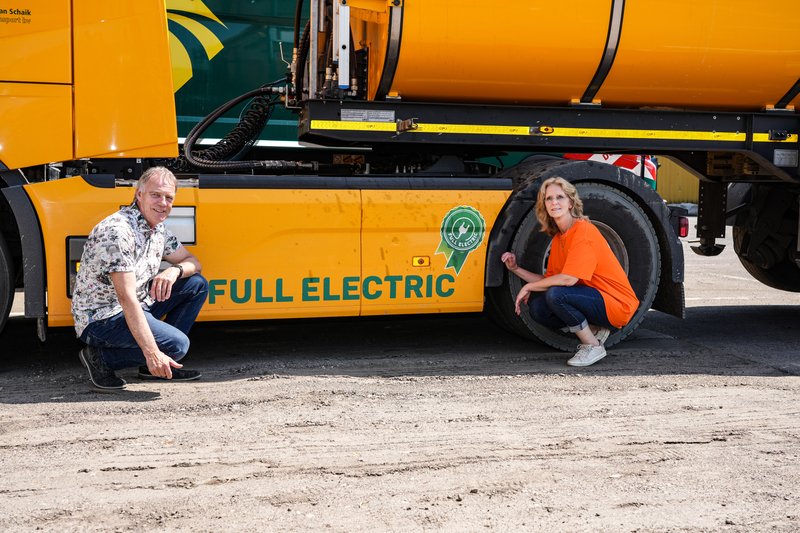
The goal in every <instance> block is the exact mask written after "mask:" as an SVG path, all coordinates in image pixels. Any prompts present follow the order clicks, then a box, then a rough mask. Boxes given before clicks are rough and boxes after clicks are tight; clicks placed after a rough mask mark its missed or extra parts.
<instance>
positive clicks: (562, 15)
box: [392, 0, 611, 105]
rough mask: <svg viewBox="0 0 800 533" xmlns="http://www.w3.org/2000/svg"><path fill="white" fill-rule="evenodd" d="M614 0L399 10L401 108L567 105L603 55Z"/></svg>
mask: <svg viewBox="0 0 800 533" xmlns="http://www.w3.org/2000/svg"><path fill="white" fill-rule="evenodd" d="M610 12H611V0H604V1H597V0H573V1H572V2H531V1H530V0H511V1H506V2H503V3H502V4H491V3H487V2H485V1H483V0H429V1H425V2H415V3H413V4H411V3H409V4H407V5H406V7H405V8H404V17H403V37H402V44H401V48H400V61H399V64H398V67H397V74H396V76H395V78H394V84H393V86H392V90H394V91H397V92H399V93H400V95H401V96H402V97H403V99H404V100H425V101H447V102H475V101H480V102H482V103H500V102H502V103H519V104H532V103H539V104H553V105H566V104H567V103H568V102H569V101H570V100H571V99H572V98H580V97H581V96H582V95H583V93H584V91H585V90H586V87H587V86H588V85H589V82H590V81H591V79H592V76H593V75H594V73H595V71H596V70H597V65H598V64H599V63H600V57H601V55H602V53H603V50H604V46H605V41H606V34H607V30H608V20H609V13H610Z"/></svg>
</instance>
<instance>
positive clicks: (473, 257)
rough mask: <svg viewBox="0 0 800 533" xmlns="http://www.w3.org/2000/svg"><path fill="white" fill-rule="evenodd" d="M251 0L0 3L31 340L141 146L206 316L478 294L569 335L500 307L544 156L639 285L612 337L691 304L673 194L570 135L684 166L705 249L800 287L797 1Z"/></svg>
mask: <svg viewBox="0 0 800 533" xmlns="http://www.w3.org/2000/svg"><path fill="white" fill-rule="evenodd" d="M246 4H247V5H245V3H244V2H242V3H238V2H222V1H219V2H218V3H216V4H215V3H214V2H213V1H211V0H206V1H205V2H203V1H201V0H168V1H167V3H166V4H164V3H163V0H138V1H137V2H122V1H118V0H102V1H100V0H72V1H66V0H61V1H55V0H19V1H18V2H15V6H14V8H13V9H10V10H9V9H0V29H1V31H2V33H1V34H0V67H2V69H0V70H1V71H2V72H3V73H4V74H3V79H2V81H0V119H2V120H0V187H2V192H3V194H2V195H0V327H2V326H3V325H4V324H5V322H6V319H7V317H8V313H9V309H10V306H11V301H12V298H13V295H14V291H15V288H22V290H24V295H25V315H26V316H28V317H34V318H37V319H38V324H39V336H40V338H41V339H42V340H44V338H45V335H46V328H47V326H53V327H60V326H70V325H71V324H72V317H71V315H70V296H71V290H72V283H73V281H74V276H75V273H76V272H77V269H78V267H79V261H80V255H81V251H82V246H83V242H84V240H85V237H86V235H88V233H89V231H90V230H91V228H92V227H93V226H94V225H95V224H96V223H97V222H99V221H100V220H101V219H103V218H104V217H106V216H107V215H108V214H110V213H111V212H113V211H116V210H117V209H119V207H120V206H123V205H126V204H128V203H129V202H130V201H131V200H132V198H133V189H132V186H133V184H134V183H135V179H136V178H137V177H138V175H139V174H140V173H141V171H142V170H144V169H146V168H147V167H149V166H152V165H156V164H166V165H169V166H171V167H172V168H173V169H174V171H175V172H176V175H177V176H178V178H179V186H180V189H179V192H178V195H177V199H176V204H175V205H176V207H175V208H174V210H173V214H172V216H171V217H170V219H169V221H168V224H169V225H170V227H171V228H172V230H173V231H174V232H175V233H176V234H177V235H179V237H180V238H181V240H182V241H183V242H184V244H185V245H187V246H188V247H189V248H190V250H191V251H192V253H194V254H195V255H197V256H198V257H199V258H200V259H201V261H202V263H203V266H204V269H203V273H204V274H205V275H206V277H207V278H208V279H209V283H210V292H209V300H208V302H207V305H206V306H205V307H204V310H203V312H202V313H201V315H200V320H252V319H272V318H276V319H277V318H293V317H323V316H357V315H386V314H413V313H460V312H478V311H484V312H486V313H487V314H488V315H489V316H490V317H491V318H492V319H493V320H495V321H496V322H497V323H498V324H499V325H501V326H502V327H504V328H506V329H508V330H510V331H513V332H516V333H519V334H521V335H524V336H527V337H529V338H532V339H536V340H539V341H541V342H544V343H546V344H548V345H550V346H553V347H556V348H558V349H563V350H572V349H574V347H575V343H576V341H575V340H574V336H573V337H572V338H570V336H567V335H565V334H563V333H561V332H559V331H553V330H550V329H548V328H544V327H542V326H540V325H538V324H536V323H535V322H533V321H532V320H531V319H530V317H529V316H528V315H527V313H522V315H521V316H518V315H516V314H515V313H514V299H515V295H516V293H517V291H518V290H519V288H520V280H519V279H517V278H516V277H515V276H513V275H509V274H508V273H507V272H506V271H505V269H504V267H503V265H502V263H501V261H500V256H501V255H502V254H503V253H504V252H506V251H512V252H514V253H516V254H517V257H518V260H519V261H520V263H521V264H522V265H523V266H524V267H526V268H527V269H529V270H532V271H535V272H542V271H543V269H544V267H545V265H546V261H547V256H548V247H549V238H547V237H546V236H545V235H544V234H542V233H541V232H540V231H539V226H538V223H537V221H536V217H535V214H534V213H533V209H532V208H533V204H534V201H535V198H536V193H537V192H538V189H539V184H540V183H541V182H542V181H543V180H544V179H547V178H548V177H551V176H562V177H564V178H565V179H567V180H569V181H571V182H573V183H575V184H576V186H577V187H578V189H579V191H580V194H581V197H582V198H584V200H585V206H586V212H587V214H588V215H589V216H590V218H591V219H592V221H593V222H594V223H595V224H596V225H597V226H598V228H599V229H600V231H601V232H602V233H603V235H604V236H605V237H606V239H607V241H608V242H609V245H610V246H611V248H612V249H613V250H614V252H615V254H616V255H617V257H618V258H619V259H620V262H621V264H622V265H623V267H624V268H625V270H626V272H627V273H628V276H629V279H630V281H631V284H632V286H633V288H634V290H635V291H636V294H637V296H638V298H639V300H640V301H641V306H640V308H639V309H638V311H637V313H636V315H635V316H634V318H633V320H632V321H631V322H630V324H629V325H628V326H626V327H625V328H623V329H621V330H617V331H615V332H614V333H613V334H612V336H611V337H610V339H609V340H608V341H607V343H606V345H607V346H610V345H613V344H615V343H617V342H619V341H620V340H622V339H624V338H625V337H626V336H627V335H629V334H630V333H631V332H632V331H633V330H634V329H635V328H636V327H637V326H638V324H639V323H640V322H641V320H642V319H643V317H644V315H645V313H646V312H647V311H648V310H650V309H656V310H659V311H663V312H666V313H670V314H673V315H675V316H679V317H683V315H684V298H683V285H682V282H683V268H684V260H683V252H682V248H681V244H680V242H679V239H678V237H679V235H685V234H686V231H687V222H686V218H685V216H684V215H685V212H682V211H681V210H679V209H671V208H669V207H668V206H667V205H665V203H664V202H663V200H662V199H661V198H660V197H659V196H658V194H657V193H656V192H654V190H653V189H652V188H651V187H649V186H648V185H647V183H646V182H645V181H644V180H642V179H641V176H639V175H637V174H635V173H633V172H630V171H628V170H626V169H624V168H621V167H619V166H614V165H609V164H604V163H602V162H596V161H592V160H575V159H565V158H563V157H560V156H561V155H563V154H565V153H587V154H589V153H597V154H604V153H606V154H607V153H611V154H659V155H660V156H662V157H668V158H670V159H672V160H673V161H675V162H677V163H678V164H679V165H681V166H682V167H683V168H684V169H686V170H687V171H689V172H691V173H692V174H694V175H695V176H697V178H698V179H699V180H700V184H701V187H700V191H701V192H700V204H699V213H698V226H697V227H698V237H699V245H698V246H696V247H694V249H695V251H696V252H697V253H700V254H703V255H716V254H718V253H719V252H720V251H721V246H720V245H719V244H717V243H716V242H715V239H717V238H720V237H722V236H724V232H725V230H726V222H728V223H729V224H731V225H733V226H734V227H733V231H734V242H735V247H736V252H737V254H738V256H739V258H740V260H741V261H742V263H743V264H744V265H745V267H746V268H747V269H748V271H750V272H751V273H752V274H753V276H754V277H756V278H757V279H759V280H760V281H762V282H764V283H766V284H768V285H770V286H773V287H777V288H780V289H783V290H790V291H800V268H798V263H797V259H798V243H797V233H798V223H799V221H800V216H799V215H798V190H800V189H799V187H798V184H799V183H800V176H799V175H798V117H797V115H796V114H795V112H794V105H795V104H796V103H797V95H798V93H800V81H798V79H799V78H800V52H798V51H797V50H796V47H793V46H791V44H790V43H787V42H786V40H785V39H775V38H774V36H775V35H791V34H793V31H794V28H795V27H796V26H797V22H798V20H797V19H798V17H800V16H798V15H796V14H795V13H794V12H792V11H791V10H790V11H789V12H786V10H785V9H784V8H783V7H782V4H778V3H777V2H772V1H769V2H766V4H765V3H763V2H762V3H759V4H758V5H756V4H754V3H752V2H746V1H744V0H727V1H723V2H719V1H712V0H694V1H692V2H678V3H675V4H670V5H669V6H667V5H666V4H663V3H654V2H635V1H631V0H628V1H627V2H626V1H624V0H604V1H599V2H598V1H596V0H591V1H590V0H577V1H576V2H571V3H569V4H566V3H561V4H558V3H553V2H543V1H529V0H527V1H522V0H518V1H508V2H504V3H502V4H500V5H496V4H491V3H488V4H487V3H485V2H472V1H467V2H466V3H465V2H463V1H462V2H458V3H456V2H454V1H452V0H426V1H424V2H421V1H414V0H309V1H308V2H307V3H306V2H303V1H302V0H300V1H299V2H298V3H297V5H292V6H287V5H286V4H287V3H285V2H284V3H279V2H277V1H266V0H264V1H260V2H248V3H246ZM288 10H291V11H292V13H287V11H288ZM292 22H293V24H292ZM292 26H293V29H292ZM278 30H280V31H278ZM284 45H285V48H284ZM259 53H261V54H263V55H258V54H259ZM290 54H291V55H290ZM281 59H285V63H280V60H281ZM203 65H212V66H214V68H217V70H215V71H210V70H209V71H206V73H205V74H203V73H202V72H201V71H202V68H204V67H203ZM209 72H215V74H208V73H209ZM274 72H279V73H280V74H279V75H277V76H273V77H269V78H266V76H267V75H271V74H272V73H274ZM262 73H266V74H262ZM253 76H256V77H260V76H264V78H261V79H260V81H259V82H258V83H255V84H254V85H251V86H249V87H247V88H246V89H244V90H242V91H241V94H240V95H237V96H235V97H232V98H226V99H225V100H221V99H220V98H219V94H220V93H221V92H222V93H224V92H225V90H229V89H230V87H238V86H240V84H241V80H242V79H250V78H252V77H253ZM265 78H266V79H265ZM195 81H197V83H201V85H198V86H195V87H194V88H193V89H191V92H190V95H189V96H187V97H184V96H182V95H183V94H184V93H186V91H187V90H189V88H191V87H192V84H193V83H195ZM223 89H224V90H223ZM182 98H185V100H182ZM226 100H228V102H227V103H225V101H226ZM176 102H178V109H177V110H176ZM192 106H194V107H192ZM182 109H183V111H182ZM187 109H188V110H189V111H185V110H187ZM196 109H203V112H202V113H201V115H200V116H196V115H197V113H198V112H197V111H196ZM203 115H208V116H206V117H205V118H202V116H203ZM276 117H277V118H276ZM188 122H191V123H192V126H191V131H188V132H186V130H188V128H189V126H187V125H186V124H187V123H188ZM194 124H196V125H194ZM276 124H277V125H276ZM275 128H278V129H279V128H283V129H282V130H281V131H284V132H285V131H286V130H287V129H288V130H290V131H291V130H295V131H296V135H295V137H294V139H285V138H284V139H280V138H276V136H272V137H271V138H270V132H274V131H278V129H275ZM179 130H184V131H180V132H179ZM220 132H222V133H220ZM265 132H267V133H266V134H265ZM179 133H180V134H179ZM265 136H266V138H265Z"/></svg>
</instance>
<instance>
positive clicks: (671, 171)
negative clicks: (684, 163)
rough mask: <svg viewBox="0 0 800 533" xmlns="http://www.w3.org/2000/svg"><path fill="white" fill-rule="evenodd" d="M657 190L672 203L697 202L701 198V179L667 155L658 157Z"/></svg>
mask: <svg viewBox="0 0 800 533" xmlns="http://www.w3.org/2000/svg"><path fill="white" fill-rule="evenodd" d="M658 161H659V163H661V166H660V167H658V180H657V181H656V187H657V188H656V190H657V191H658V194H659V195H661V197H662V198H663V199H664V200H666V201H667V202H668V203H670V204H682V203H692V204H696V203H697V201H698V198H699V191H700V180H699V179H697V178H696V177H695V176H693V175H692V174H690V173H689V172H687V171H685V170H683V169H682V168H681V167H679V166H678V165H676V164H675V163H673V162H672V161H670V160H669V159H667V158H665V157H660V158H658Z"/></svg>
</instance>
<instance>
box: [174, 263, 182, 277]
mask: <svg viewBox="0 0 800 533" xmlns="http://www.w3.org/2000/svg"><path fill="white" fill-rule="evenodd" d="M172 266H173V267H175V268H177V269H178V270H180V271H181V273H180V275H179V276H178V279H181V278H182V277H183V267H182V266H181V265H172Z"/></svg>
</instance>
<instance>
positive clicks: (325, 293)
mask: <svg viewBox="0 0 800 533" xmlns="http://www.w3.org/2000/svg"><path fill="white" fill-rule="evenodd" d="M339 298H340V296H339V295H338V294H331V278H325V279H324V280H322V299H323V300H338V299H339Z"/></svg>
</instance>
